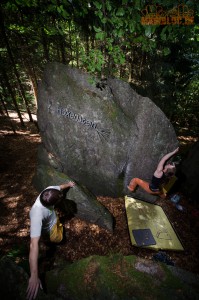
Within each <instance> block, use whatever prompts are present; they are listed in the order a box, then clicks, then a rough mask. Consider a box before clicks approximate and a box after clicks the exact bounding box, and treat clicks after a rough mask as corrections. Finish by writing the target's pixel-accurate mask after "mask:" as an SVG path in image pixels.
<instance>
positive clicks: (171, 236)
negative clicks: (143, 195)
mask: <svg viewBox="0 0 199 300" xmlns="http://www.w3.org/2000/svg"><path fill="white" fill-rule="evenodd" d="M125 207H126V214H127V221H128V227H129V233H130V239H131V243H132V245H133V246H138V244H137V243H136V240H135V237H136V236H135V232H136V231H137V230H138V229H141V232H142V231H143V232H144V230H149V232H150V234H152V237H153V238H154V240H155V242H154V243H153V244H151V245H149V246H141V247H144V248H151V249H155V250H160V249H161V250H176V251H183V250H184V248H183V246H182V244H181V242H180V240H179V238H178V237H177V235H176V233H175V231H174V229H173V227H172V225H171V223H170V221H169V219H168V218H167V216H166V214H165V213H164V211H163V209H162V208H161V207H160V206H159V205H156V204H152V203H148V202H144V201H142V200H138V199H135V198H132V197H129V196H125ZM143 245H144V243H143Z"/></svg>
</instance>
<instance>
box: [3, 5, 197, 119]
mask: <svg viewBox="0 0 199 300" xmlns="http://www.w3.org/2000/svg"><path fill="white" fill-rule="evenodd" d="M183 3H184V4H186V5H187V6H189V8H190V9H192V10H193V11H194V12H195V24H194V25H192V26H182V25H160V26H158V25H143V24H141V15H142V14H141V11H142V10H143V9H145V8H146V5H147V4H149V1H145V0H119V1H118V0H106V1H100V0H95V1H88V0H85V1H83V0H82V1H79V0H72V1H71V0H62V1H57V0H44V1H39V0H14V1H11V0H4V1H3V2H2V4H1V12H2V16H3V22H4V26H5V31H6V35H7V37H8V40H9V42H10V46H11V49H12V54H13V57H14V60H15V63H16V67H17V70H18V72H19V74H20V78H21V80H22V82H23V86H24V88H25V94H26V96H27V98H28V102H29V103H30V104H32V103H33V96H29V95H32V89H33V87H34V86H35V93H36V86H37V81H38V80H39V79H40V77H41V74H42V72H43V68H44V66H45V64H46V63H47V62H48V61H60V62H62V63H67V64H69V65H71V66H77V67H79V68H82V69H85V70H87V71H88V72H90V73H91V75H92V74H95V75H96V74H98V75H99V76H102V75H104V76H116V77H122V78H123V79H124V80H128V81H130V82H131V83H132V85H133V87H134V88H135V89H136V90H137V91H138V92H139V93H141V94H143V95H146V96H149V97H150V98H152V99H153V100H154V101H155V103H157V105H159V106H160V108H162V110H163V111H164V112H165V113H166V114H167V115H168V116H169V117H172V116H174V115H175V116H179V115H180V114H177V112H176V108H177V110H178V111H179V112H181V111H182V109H185V107H186V111H190V110H189V109H188V107H190V108H191V107H195V103H196V102H197V97H196V95H195V90H197V87H196V82H197V78H198V61H199V59H198V55H199V53H198V52H199V50H198V49H199V48H198V42H199V26H198V24H197V23H198V20H199V13H198V12H199V3H196V1H191V0H189V1H186V0H185V1H184V2H183ZM178 4H179V1H178V0H175V1H173V0H166V1H163V0H157V1H156V2H155V6H156V5H161V6H162V7H163V8H164V9H165V10H167V11H168V10H172V9H175V8H176V7H177V5H178ZM153 5H154V4H153ZM150 8H151V9H154V6H153V7H150ZM0 34H1V36H0V37H1V40H0V49H1V51H0V54H1V60H2V63H3V66H4V67H5V69H6V70H7V73H8V77H9V81H10V85H11V88H12V90H13V92H14V94H15V95H16V99H17V102H18V104H19V105H20V107H23V108H24V103H23V102H22V97H21V94H20V91H19V88H18V85H17V80H16V77H15V74H14V70H13V62H11V60H10V57H9V53H8V50H7V45H6V43H5V39H4V37H3V36H2V31H1V33H0ZM0 80H1V86H2V87H4V89H3V94H4V96H3V98H4V99H7V100H6V101H7V104H9V105H10V99H12V97H10V95H9V93H10V92H9V91H8V86H7V84H6V83H5V78H4V76H3V75H1V76H0ZM30 86H31V87H30ZM30 91H31V92H30ZM185 95H189V97H188V98H189V99H190V101H189V102H187V100H186V99H187V97H186V99H185ZM190 97H192V98H190ZM11 101H12V100H11ZM187 116H191V114H187ZM192 119H193V118H192Z"/></svg>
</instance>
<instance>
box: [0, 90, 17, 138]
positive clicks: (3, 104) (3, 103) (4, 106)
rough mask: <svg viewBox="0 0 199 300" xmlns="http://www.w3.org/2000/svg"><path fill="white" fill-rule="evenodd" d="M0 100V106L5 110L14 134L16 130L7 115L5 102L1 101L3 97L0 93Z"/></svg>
mask: <svg viewBox="0 0 199 300" xmlns="http://www.w3.org/2000/svg"><path fill="white" fill-rule="evenodd" d="M0 101H1V104H2V106H3V108H4V110H5V112H6V115H7V116H8V119H9V122H10V126H11V128H12V131H13V132H14V134H16V130H15V127H14V124H13V122H12V120H11V118H10V116H9V113H8V110H7V107H6V104H5V102H4V101H3V98H2V97H1V95H0Z"/></svg>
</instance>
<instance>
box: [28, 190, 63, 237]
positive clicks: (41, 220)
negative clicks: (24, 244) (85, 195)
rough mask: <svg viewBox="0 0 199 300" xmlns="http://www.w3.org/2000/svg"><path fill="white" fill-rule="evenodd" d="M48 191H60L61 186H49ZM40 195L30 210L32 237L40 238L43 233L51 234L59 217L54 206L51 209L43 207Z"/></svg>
mask: <svg viewBox="0 0 199 300" xmlns="http://www.w3.org/2000/svg"><path fill="white" fill-rule="evenodd" d="M46 189H56V190H59V191H60V187H59V186H48V187H47V188H46ZM46 189H45V190H46ZM40 195H41V194H39V196H38V197H37V199H36V201H35V203H34V204H33V206H32V208H31V210H30V237H31V238H33V237H39V236H41V234H42V233H44V234H45V233H49V232H50V230H51V228H52V227H53V225H55V223H56V222H57V216H56V213H55V211H54V206H51V207H49V208H47V207H45V206H43V205H42V203H41V201H40Z"/></svg>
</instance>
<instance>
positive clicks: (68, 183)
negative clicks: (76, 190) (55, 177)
mask: <svg viewBox="0 0 199 300" xmlns="http://www.w3.org/2000/svg"><path fill="white" fill-rule="evenodd" d="M74 185H75V183H74V182H73V181H69V182H67V183H63V184H61V185H60V186H59V187H60V189H61V190H64V189H67V188H69V187H73V186H74Z"/></svg>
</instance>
